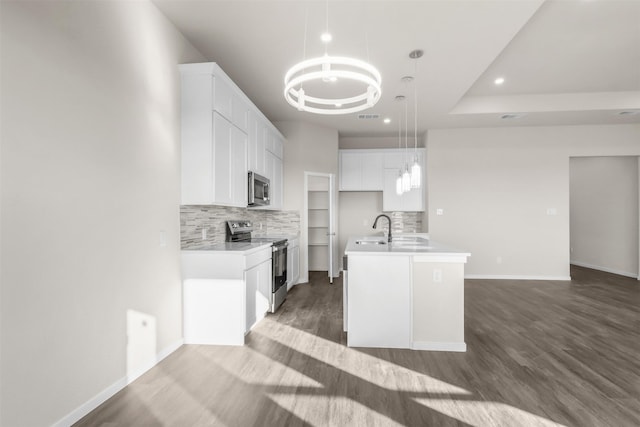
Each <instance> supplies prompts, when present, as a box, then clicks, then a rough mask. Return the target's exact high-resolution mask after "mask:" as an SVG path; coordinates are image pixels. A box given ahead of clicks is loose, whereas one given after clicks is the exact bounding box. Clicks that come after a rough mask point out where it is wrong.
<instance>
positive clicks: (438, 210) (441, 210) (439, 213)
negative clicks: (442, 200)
mask: <svg viewBox="0 0 640 427" xmlns="http://www.w3.org/2000/svg"><path fill="white" fill-rule="evenodd" d="M436 215H444V209H440V208H439V209H436Z"/></svg>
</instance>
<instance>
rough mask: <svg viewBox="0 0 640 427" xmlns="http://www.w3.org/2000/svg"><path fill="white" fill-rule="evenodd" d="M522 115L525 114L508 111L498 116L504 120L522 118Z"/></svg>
mask: <svg viewBox="0 0 640 427" xmlns="http://www.w3.org/2000/svg"><path fill="white" fill-rule="evenodd" d="M524 116H525V114H522V113H519V114H518V113H510V114H503V115H501V116H500V118H501V119H504V120H514V119H519V118H522V117H524Z"/></svg>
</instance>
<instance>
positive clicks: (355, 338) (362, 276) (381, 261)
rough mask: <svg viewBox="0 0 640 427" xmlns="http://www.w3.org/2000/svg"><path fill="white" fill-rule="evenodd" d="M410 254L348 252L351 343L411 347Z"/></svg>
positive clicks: (349, 342) (348, 308) (370, 345)
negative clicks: (381, 254) (356, 253)
mask: <svg viewBox="0 0 640 427" xmlns="http://www.w3.org/2000/svg"><path fill="white" fill-rule="evenodd" d="M410 267H411V263H410V258H409V256H379V255H366V254H365V255H359V256H352V255H349V267H348V268H349V270H348V275H349V278H348V281H349V285H348V286H349V287H348V297H347V311H348V313H349V316H348V317H347V330H348V331H349V332H348V334H347V344H348V345H349V347H386V348H411V277H410V269H411V268H410Z"/></svg>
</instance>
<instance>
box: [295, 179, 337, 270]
mask: <svg viewBox="0 0 640 427" xmlns="http://www.w3.org/2000/svg"><path fill="white" fill-rule="evenodd" d="M303 210H304V212H303V214H302V223H303V224H302V235H303V238H302V241H303V242H304V243H306V247H307V248H306V249H307V250H306V257H305V256H304V255H303V263H302V264H303V265H302V276H303V277H302V279H303V280H302V281H303V282H307V281H308V280H309V271H322V272H326V274H327V275H328V277H329V281H330V282H331V283H333V279H334V278H335V277H338V276H339V274H340V273H339V267H338V266H339V259H340V256H339V253H338V232H337V231H338V230H337V218H336V215H337V197H336V188H335V175H334V174H327V173H319V172H305V174H304V208H303ZM304 243H302V244H303V245H304Z"/></svg>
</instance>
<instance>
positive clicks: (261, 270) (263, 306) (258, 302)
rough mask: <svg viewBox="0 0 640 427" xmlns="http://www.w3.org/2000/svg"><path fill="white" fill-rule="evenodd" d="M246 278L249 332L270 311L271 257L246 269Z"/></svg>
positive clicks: (247, 326)
mask: <svg viewBox="0 0 640 427" xmlns="http://www.w3.org/2000/svg"><path fill="white" fill-rule="evenodd" d="M244 278H245V279H244V281H245V283H246V298H247V304H246V306H247V309H246V323H245V332H249V330H250V329H251V328H252V327H253V325H255V324H256V323H257V322H258V321H259V320H260V319H262V318H263V317H264V315H265V313H266V312H267V311H269V293H270V291H271V289H270V284H271V258H269V259H268V260H266V261H263V262H262V263H261V264H258V265H256V266H254V267H251V268H249V269H248V270H246V271H245V273H244Z"/></svg>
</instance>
